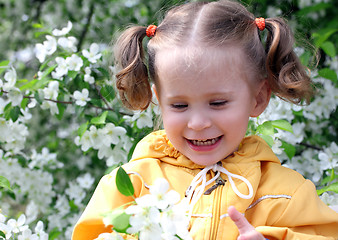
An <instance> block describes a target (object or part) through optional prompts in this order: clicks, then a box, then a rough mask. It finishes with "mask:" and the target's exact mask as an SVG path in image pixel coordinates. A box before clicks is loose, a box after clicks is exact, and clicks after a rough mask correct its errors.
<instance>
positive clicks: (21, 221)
mask: <svg viewBox="0 0 338 240" xmlns="http://www.w3.org/2000/svg"><path fill="white" fill-rule="evenodd" d="M25 222H26V216H25V215H24V214H21V215H20V217H19V218H18V220H15V219H13V218H11V219H9V220H8V222H7V225H9V226H10V227H11V228H12V231H13V233H18V232H22V231H24V230H25V229H27V228H28V225H25Z"/></svg>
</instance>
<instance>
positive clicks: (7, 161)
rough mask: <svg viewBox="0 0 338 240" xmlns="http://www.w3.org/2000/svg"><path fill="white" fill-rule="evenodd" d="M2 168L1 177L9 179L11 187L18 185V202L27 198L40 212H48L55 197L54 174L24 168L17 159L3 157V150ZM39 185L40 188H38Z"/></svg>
mask: <svg viewBox="0 0 338 240" xmlns="http://www.w3.org/2000/svg"><path fill="white" fill-rule="evenodd" d="M0 166H1V168H0V176H4V177H5V178H7V179H8V180H9V181H10V183H11V185H17V187H15V188H14V189H13V191H14V193H15V196H16V199H17V201H19V200H23V199H24V198H25V197H26V196H27V198H28V199H30V200H31V201H33V202H34V203H35V204H36V205H37V206H38V208H39V211H41V212H42V213H43V212H45V211H47V210H48V206H49V204H51V202H52V198H53V197H54V195H55V192H54V191H53V187H52V186H53V176H52V174H50V173H49V172H46V171H43V170H41V169H29V168H25V167H22V166H21V164H20V163H19V161H18V160H17V159H16V158H10V157H6V156H3V155H2V152H1V150H0ZM37 183H39V187H36V184H37Z"/></svg>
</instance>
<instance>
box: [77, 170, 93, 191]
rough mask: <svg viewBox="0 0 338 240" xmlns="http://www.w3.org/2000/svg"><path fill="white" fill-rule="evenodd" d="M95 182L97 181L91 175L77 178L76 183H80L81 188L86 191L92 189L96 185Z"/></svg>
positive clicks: (87, 174)
mask: <svg viewBox="0 0 338 240" xmlns="http://www.w3.org/2000/svg"><path fill="white" fill-rule="evenodd" d="M94 180H95V179H94V178H93V177H92V176H91V175H90V174H89V173H86V174H84V175H82V176H79V177H77V178H76V181H77V182H78V183H79V185H80V187H82V188H84V189H90V188H91V187H92V185H93V183H94Z"/></svg>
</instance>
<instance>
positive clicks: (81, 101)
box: [73, 88, 90, 107]
mask: <svg viewBox="0 0 338 240" xmlns="http://www.w3.org/2000/svg"><path fill="white" fill-rule="evenodd" d="M88 95H89V91H88V89H87V88H84V89H82V91H81V92H80V91H77V90H76V91H75V92H74V93H73V98H74V99H75V104H76V105H79V106H82V107H83V106H85V105H86V104H87V102H88V101H89V100H90V98H89V97H88Z"/></svg>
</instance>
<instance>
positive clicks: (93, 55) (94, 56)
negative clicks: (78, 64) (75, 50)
mask: <svg viewBox="0 0 338 240" xmlns="http://www.w3.org/2000/svg"><path fill="white" fill-rule="evenodd" d="M82 55H83V56H84V57H85V58H87V59H88V61H89V62H91V63H96V62H97V60H98V59H100V58H101V56H102V54H101V53H100V47H99V45H98V44H97V43H92V44H91V45H90V47H89V51H88V50H87V49H84V50H82Z"/></svg>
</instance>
